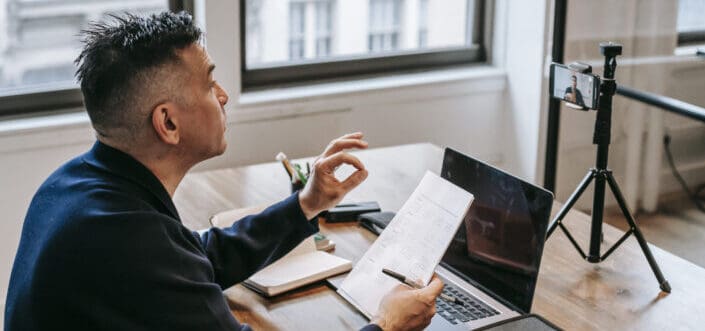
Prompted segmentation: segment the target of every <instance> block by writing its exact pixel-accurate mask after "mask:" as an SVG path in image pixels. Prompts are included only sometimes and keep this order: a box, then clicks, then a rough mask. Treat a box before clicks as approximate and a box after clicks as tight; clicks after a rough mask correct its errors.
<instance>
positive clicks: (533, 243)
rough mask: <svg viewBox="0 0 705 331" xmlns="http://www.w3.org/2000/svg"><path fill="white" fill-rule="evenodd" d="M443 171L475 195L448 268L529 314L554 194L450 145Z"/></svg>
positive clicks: (447, 260)
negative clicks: (451, 147)
mask: <svg viewBox="0 0 705 331" xmlns="http://www.w3.org/2000/svg"><path fill="white" fill-rule="evenodd" d="M441 173H442V174H441V176H442V177H443V178H445V179H447V180H448V181H450V182H452V183H453V184H455V185H457V186H459V187H461V188H463V189H465V190H467V191H468V192H470V193H472V194H473V195H474V197H475V200H474V201H473V203H472V205H471V206H470V210H469V211H468V214H467V216H466V217H465V219H464V220H463V223H461V225H460V229H459V230H458V232H457V233H456V234H455V237H454V238H453V240H452V241H451V243H450V246H449V247H448V250H447V251H446V253H445V255H444V256H443V260H442V262H443V263H444V266H446V267H450V269H451V270H452V271H454V272H455V273H456V274H459V275H461V276H463V278H465V279H466V280H468V281H470V282H471V283H472V284H474V285H479V287H482V288H484V289H485V290H487V291H489V292H491V293H493V294H494V295H495V297H499V299H501V301H504V302H505V303H508V304H510V305H512V306H514V308H516V309H520V310H521V311H523V312H529V311H530V310H531V302H532V299H533V296H534V289H535V288H536V279H537V277H538V271H539V264H540V261H541V253H542V252H543V244H544V241H545V237H546V229H547V226H548V218H549V216H550V212H551V205H552V202H553V196H552V194H551V193H550V192H548V191H546V190H544V189H542V188H539V187H537V186H534V185H532V184H529V183H526V182H524V181H522V180H521V179H519V178H517V177H514V176H512V175H509V174H507V173H505V172H502V171H501V170H498V169H496V168H494V167H491V166H489V165H487V164H484V163H482V162H479V161H477V160H474V159H472V158H469V157H467V156H464V155H462V154H460V153H458V152H456V151H454V150H452V149H449V148H448V149H446V152H445V156H444V159H443V169H442V170H441Z"/></svg>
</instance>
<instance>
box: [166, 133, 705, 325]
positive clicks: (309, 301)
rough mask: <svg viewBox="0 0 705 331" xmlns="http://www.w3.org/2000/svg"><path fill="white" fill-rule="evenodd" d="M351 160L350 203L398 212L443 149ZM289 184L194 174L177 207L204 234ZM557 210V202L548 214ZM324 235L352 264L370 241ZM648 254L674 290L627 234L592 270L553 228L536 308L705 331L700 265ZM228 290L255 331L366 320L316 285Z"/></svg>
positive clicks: (274, 174) (572, 220)
mask: <svg viewBox="0 0 705 331" xmlns="http://www.w3.org/2000/svg"><path fill="white" fill-rule="evenodd" d="M354 154H356V155H357V156H358V157H359V158H360V159H361V160H362V162H363V163H364V164H365V165H366V167H367V169H368V170H369V177H368V179H367V180H366V181H365V182H364V183H363V184H362V185H360V186H359V187H358V188H357V189H356V190H355V191H353V192H351V193H350V194H349V195H348V197H347V198H346V201H371V200H374V201H377V202H379V204H380V206H381V207H382V209H383V210H392V211H396V210H398V209H399V208H400V207H401V205H402V204H403V203H404V202H405V201H406V199H407V198H408V196H409V195H410V194H411V192H412V191H413V189H414V188H415V187H416V184H418V182H419V181H420V180H421V177H422V176H423V174H424V172H425V171H426V170H431V171H434V172H436V173H439V172H440V168H441V162H442V156H443V151H442V149H440V148H439V147H436V146H434V145H430V144H414V145H403V146H396V147H387V148H380V149H372V150H367V151H359V152H355V153H354ZM287 182H288V178H287V177H286V175H285V173H284V171H283V168H282V166H281V164H278V163H267V164H260V165H254V166H247V167H239V168H230V169H222V170H214V171H207V172H201V173H193V174H189V175H187V176H186V177H185V178H184V181H183V182H182V184H181V186H180V187H179V189H178V190H177V192H176V194H175V196H174V201H175V203H176V206H177V208H178V210H179V213H180V215H181V217H182V219H183V221H184V224H186V226H188V227H190V228H192V229H200V228H204V227H207V226H208V218H209V217H210V216H211V215H213V214H215V213H218V212H221V211H225V210H229V209H233V208H243V207H249V206H255V205H263V204H271V203H273V202H275V201H278V200H281V199H283V198H285V197H286V196H287V195H288V194H289V185H288V184H287ZM576 184H577V183H576ZM586 198H588V197H586ZM557 209H558V204H555V205H554V208H553V212H554V213H555V212H556V211H557ZM564 222H565V223H564V224H566V225H567V227H568V228H569V229H570V230H571V231H572V234H573V235H574V236H575V237H576V239H577V240H578V242H579V243H580V244H581V245H582V246H583V247H584V249H587V245H588V240H589V234H590V229H589V223H590V218H589V217H588V216H587V215H585V214H583V213H580V212H575V211H571V212H570V213H569V214H568V216H567V217H566V220H565V221H564ZM637 222H638V219H637ZM603 230H604V237H605V243H604V245H603V251H604V250H605V248H608V247H609V246H611V244H612V243H614V242H615V241H616V240H617V239H619V237H620V235H621V232H619V231H618V230H617V229H615V228H614V227H612V226H610V225H608V224H604V225H603ZM321 231H322V232H323V233H325V234H327V235H328V236H329V237H331V238H332V239H333V240H334V241H335V242H336V244H337V246H336V250H335V252H334V253H335V254H336V255H339V256H341V257H344V258H348V259H351V260H353V261H357V259H358V258H359V257H360V256H362V254H363V253H364V252H365V250H366V249H367V247H369V245H370V244H371V243H372V242H373V241H374V239H375V236H374V235H372V234H371V233H369V232H368V231H367V230H365V229H363V228H360V227H359V226H357V225H355V224H354V223H343V224H325V223H323V222H322V223H321ZM646 239H647V240H648V238H646ZM651 249H652V252H653V254H654V256H655V258H656V260H657V262H658V263H659V265H660V266H661V269H662V271H663V273H664V275H665V277H666V279H667V280H668V281H669V282H670V284H671V286H672V288H673V291H672V293H671V294H665V293H661V292H660V290H659V288H658V283H657V281H656V279H655V278H654V276H653V273H652V272H651V269H650V268H649V266H648V263H647V262H646V259H645V258H644V256H643V255H642V252H641V250H640V249H639V246H638V244H637V242H636V239H634V238H633V236H632V237H631V238H630V239H628V240H627V241H626V242H625V243H624V244H622V246H621V247H619V248H618V249H617V250H616V251H615V252H614V253H613V254H612V255H611V256H610V257H609V258H608V259H607V260H606V261H604V262H601V263H599V264H591V263H588V262H586V261H584V260H582V259H581V258H580V256H579V255H578V253H577V252H576V251H575V249H574V248H573V247H572V245H571V244H570V242H569V241H568V239H567V237H566V236H565V235H564V234H563V233H562V232H561V231H556V232H555V233H554V234H553V235H552V236H551V238H549V239H548V241H547V243H546V246H545V249H544V254H543V260H542V263H541V269H540V272H539V279H538V284H537V289H536V294H535V296H534V302H533V306H532V312H534V313H538V314H540V315H543V316H544V317H546V318H547V319H548V320H550V321H552V322H554V323H555V324H557V325H558V326H560V327H562V328H565V329H566V330H667V329H672V330H702V329H704V328H705V314H704V313H705V304H704V303H705V285H703V283H704V282H705V269H703V268H700V267H698V266H696V265H694V264H692V263H690V262H688V261H685V260H683V259H681V258H679V257H677V256H674V255H673V254H670V253H668V252H666V251H664V250H661V249H659V248H658V247H655V246H653V245H651ZM224 293H225V295H226V296H227V298H228V301H229V304H230V307H231V309H232V312H233V314H234V315H235V316H236V318H237V319H238V320H240V321H241V322H245V323H248V324H250V325H251V326H252V327H253V328H254V329H255V330H352V329H358V328H360V327H361V326H363V325H364V324H365V323H366V322H367V321H366V320H365V318H364V317H363V316H362V315H361V314H359V313H357V312H356V311H355V310H354V309H353V308H352V307H351V306H350V305H349V304H348V303H347V302H346V301H345V300H343V299H342V298H340V297H339V296H338V295H337V294H336V293H335V292H334V291H333V290H331V289H330V288H328V287H327V286H325V285H324V284H322V283H319V284H313V285H310V286H307V287H305V288H302V289H299V290H295V291H293V292H290V293H288V294H284V295H281V296H279V297H277V298H273V299H264V298H262V297H260V296H259V295H257V294H255V293H253V292H251V291H249V290H247V289H245V288H244V287H242V286H241V285H236V286H233V287H231V288H229V289H227V290H226V291H225V292H224Z"/></svg>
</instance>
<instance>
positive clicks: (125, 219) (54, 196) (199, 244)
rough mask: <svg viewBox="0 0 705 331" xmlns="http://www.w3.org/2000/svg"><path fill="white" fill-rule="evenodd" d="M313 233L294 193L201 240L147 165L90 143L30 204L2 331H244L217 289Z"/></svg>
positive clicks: (314, 229) (314, 228)
mask: <svg viewBox="0 0 705 331" xmlns="http://www.w3.org/2000/svg"><path fill="white" fill-rule="evenodd" d="M317 231H318V223H317V222H316V221H315V220H314V221H308V220H306V218H305V216H304V214H303V212H302V211H301V207H300V205H299V201H298V195H297V194H294V195H292V196H290V197H289V198H287V199H285V200H284V201H281V202H279V203H277V204H275V205H273V206H271V207H269V208H267V209H266V210H265V211H263V212H262V213H260V214H258V215H254V216H248V217H245V218H244V219H242V220H240V221H238V222H235V223H234V224H233V225H232V226H231V227H229V228H225V229H217V228H213V229H211V230H209V231H208V232H206V233H205V234H203V235H200V236H199V235H198V234H196V233H193V232H191V231H190V230H188V229H187V228H186V227H184V226H183V224H181V220H180V219H179V215H178V213H177V211H176V208H175V207H174V204H173V202H172V200H171V197H170V196H169V194H168V193H167V191H166V190H165V189H164V187H163V186H162V184H161V182H160V181H159V180H158V179H157V178H156V177H155V176H154V175H153V174H152V173H151V172H150V171H149V170H148V169H147V168H146V167H144V166H143V165H142V164H141V163H139V162H138V161H137V160H135V159H133V158H132V157H130V156H129V155H127V154H125V153H123V152H121V151H119V150H117V149H114V148H112V147H110V146H107V145H105V144H102V143H100V142H96V144H95V145H94V146H93V148H92V149H91V150H90V151H89V152H88V153H86V154H84V155H82V156H79V157H77V158H75V159H73V160H71V161H70V162H68V163H67V164H65V165H63V166H62V167H61V168H59V169H58V170H57V171H56V172H54V173H53V174H52V175H51V176H50V177H49V178H48V179H47V180H46V181H45V182H44V183H43V184H42V186H41V187H40V188H39V190H38V191H37V193H36V194H35V196H34V198H33V199H32V203H31V205H30V207H29V211H28V212H27V216H26V218H25V222H24V226H23V228H22V238H21V241H20V246H19V249H18V251H17V256H16V257H15V263H14V266H13V268H12V275H11V279H10V287H9V291H8V295H7V301H6V311H5V329H6V330H28V331H29V330H64V329H70V330H249V327H248V326H247V325H241V324H239V323H238V322H237V321H236V320H235V318H233V316H232V314H231V312H230V309H229V308H228V305H227V303H226V301H225V299H224V297H223V294H222V290H223V289H225V288H227V287H230V286H232V285H233V284H236V283H238V282H241V281H243V280H245V279H246V278H248V277H249V276H251V275H252V274H253V273H255V272H256V271H258V270H260V269H261V268H263V267H265V266H266V265H268V264H269V263H272V262H273V261H275V260H276V259H278V258H279V257H281V256H283V255H285V254H286V253H287V252H289V251H290V250H291V249H293V248H294V247H295V246H296V245H297V244H298V243H300V242H301V241H302V240H303V239H304V238H306V237H308V236H310V235H312V234H314V233H316V232H317ZM368 328H369V330H378V327H377V326H375V325H368Z"/></svg>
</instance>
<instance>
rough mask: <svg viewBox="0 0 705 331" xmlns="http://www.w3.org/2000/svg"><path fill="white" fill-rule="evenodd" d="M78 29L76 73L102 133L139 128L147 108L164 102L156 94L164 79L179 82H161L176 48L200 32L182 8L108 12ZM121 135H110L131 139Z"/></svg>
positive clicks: (174, 59) (173, 61)
mask: <svg viewBox="0 0 705 331" xmlns="http://www.w3.org/2000/svg"><path fill="white" fill-rule="evenodd" d="M81 32H82V41H83V44H84V47H83V50H82V51H81V54H80V55H79V56H78V58H77V59H76V61H75V63H76V65H77V66H78V69H77V71H76V78H77V80H78V81H79V82H80V85H81V92H82V93H83V100H84V104H85V107H86V110H87V112H88V116H89V117H90V119H91V123H92V124H93V128H94V129H95V130H96V132H97V133H98V135H99V136H104V137H110V136H112V135H113V133H115V132H123V133H121V134H119V135H120V136H122V135H124V134H125V133H127V134H130V133H132V134H134V131H135V130H138V129H139V125H140V123H142V122H143V121H146V118H142V114H146V112H147V111H148V110H150V109H146V108H148V107H150V106H152V107H154V106H156V105H157V103H156V102H158V101H164V100H154V99H155V98H154V96H155V95H159V94H164V93H168V91H166V90H168V88H165V86H166V85H168V84H171V85H175V84H176V85H178V84H179V82H165V77H167V76H165V75H167V74H169V72H167V71H168V70H169V66H170V65H175V64H178V63H179V56H178V54H177V51H178V50H182V49H185V48H187V47H189V46H191V45H192V44H194V43H198V42H200V40H201V36H202V32H201V30H200V29H199V28H198V27H197V26H196V25H195V24H194V22H193V18H192V17H191V15H189V14H187V13H185V12H181V13H172V12H163V13H160V14H152V15H149V16H137V15H133V14H127V13H126V14H122V15H111V16H110V19H108V20H107V21H103V22H94V23H91V24H90V25H89V26H88V27H87V28H86V29H84V30H82V31H81ZM167 80H168V79H167ZM165 84H166V85H165ZM177 96H178V95H177ZM161 97H167V98H168V97H173V95H172V96H164V95H162V96H161ZM120 136H118V137H114V138H118V139H120V138H129V137H120Z"/></svg>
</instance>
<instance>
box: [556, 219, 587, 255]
mask: <svg viewBox="0 0 705 331" xmlns="http://www.w3.org/2000/svg"><path fill="white" fill-rule="evenodd" d="M558 225H559V226H560V228H561V230H563V233H565V235H566V237H568V240H570V243H571V244H573V247H575V250H576V251H578V254H580V256H581V257H582V258H583V260H585V259H587V255H585V252H583V249H582V248H580V245H578V242H577V241H576V240H575V238H573V236H572V235H571V234H570V231H568V229H566V227H565V225H563V223H560V224H558Z"/></svg>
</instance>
